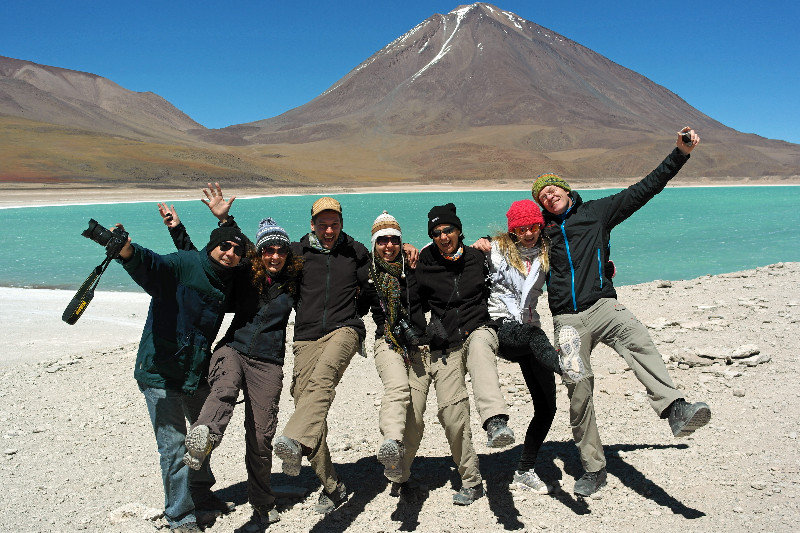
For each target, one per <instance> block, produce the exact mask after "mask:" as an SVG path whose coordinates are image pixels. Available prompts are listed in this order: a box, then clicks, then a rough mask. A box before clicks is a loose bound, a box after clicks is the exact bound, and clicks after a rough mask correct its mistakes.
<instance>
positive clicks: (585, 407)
mask: <svg viewBox="0 0 800 533" xmlns="http://www.w3.org/2000/svg"><path fill="white" fill-rule="evenodd" d="M682 134H688V135H689V136H690V138H691V140H689V141H688V142H684V140H683V138H682ZM699 142H700V138H699V137H698V136H697V134H696V133H694V131H693V130H691V128H688V127H687V128H684V129H683V130H681V132H680V133H679V135H678V140H677V141H676V148H675V149H674V150H673V151H672V153H670V154H669V155H668V156H667V157H666V159H664V161H663V162H662V163H661V165H659V166H658V167H657V168H656V169H655V170H653V172H651V173H650V174H648V175H647V176H646V177H645V178H644V179H642V180H641V181H640V182H638V183H636V184H634V185H631V186H630V187H628V188H627V189H625V190H623V191H621V192H618V193H617V194H613V195H611V196H607V197H605V198H600V199H598V200H591V201H586V202H584V201H583V200H582V199H581V197H580V195H579V194H578V193H577V192H575V191H573V190H572V188H571V187H570V186H569V184H568V183H567V182H566V181H565V180H564V179H562V178H561V177H560V176H558V175H557V174H542V175H540V176H539V177H537V179H536V181H535V182H534V183H533V187H532V188H531V193H532V194H533V198H534V200H536V202H538V203H539V205H541V206H542V207H543V208H544V220H545V227H544V229H543V230H542V233H543V235H544V237H545V238H546V239H547V240H548V241H549V243H550V252H549V253H550V272H549V274H548V277H547V296H548V303H549V305H550V311H551V312H552V314H553V328H554V330H555V345H556V347H557V348H558V350H559V353H560V357H561V369H562V378H563V380H564V383H565V384H566V386H567V393H568V396H569V398H570V425H571V426H572V434H573V436H574V438H575V443H576V444H577V446H578V450H579V452H580V457H581V463H582V464H583V467H584V469H585V471H586V472H585V473H584V475H583V476H581V478H580V479H578V480H577V481H576V483H575V488H574V492H575V494H577V495H579V496H584V497H585V496H589V495H591V494H593V493H594V492H596V491H597V490H599V489H600V488H601V487H603V486H604V485H605V484H606V460H605V455H604V453H603V446H602V443H601V442H600V434H599V432H598V429H597V422H596V420H595V412H594V405H593V403H592V393H593V391H594V373H593V371H592V366H591V361H590V355H591V351H592V347H594V346H595V345H596V344H597V343H599V342H602V343H603V344H606V345H608V346H609V347H611V348H613V349H614V350H615V351H616V352H617V353H619V354H620V355H621V356H622V357H623V358H624V359H625V362H626V363H628V365H629V366H630V367H631V369H632V370H633V373H634V375H635V376H636V378H637V379H638V380H639V381H640V382H641V383H642V384H643V385H644V386H645V388H646V389H647V395H648V398H649V400H650V405H651V407H652V408H653V410H654V411H655V412H656V414H658V415H659V416H660V417H661V418H666V419H668V421H669V425H670V428H671V430H672V433H673V435H674V436H675V437H684V436H688V435H690V434H692V433H693V432H694V431H695V430H696V429H698V428H700V427H702V426H703V425H705V424H706V423H708V421H709V420H710V419H711V410H710V409H709V407H708V405H706V404H705V403H703V402H697V403H688V402H687V401H686V400H685V399H684V394H683V392H681V391H679V390H678V389H677V388H676V387H675V385H674V383H673V382H672V379H671V378H670V376H669V374H668V373H667V368H666V366H665V365H664V361H663V359H662V357H661V354H659V353H658V350H657V348H656V346H655V344H654V343H653V341H652V339H651V338H650V335H649V333H648V332H647V328H645V327H644V326H643V325H642V324H641V322H639V321H638V320H637V319H636V317H635V316H634V315H633V313H631V312H630V311H629V310H628V309H626V308H625V307H624V306H623V305H622V304H621V303H619V302H618V301H617V299H616V298H617V293H616V291H615V290H614V285H613V283H612V281H611V275H610V273H609V272H608V271H607V269H605V268H604V266H605V264H606V262H607V261H608V260H609V253H610V246H609V239H610V233H611V230H612V229H613V228H614V227H616V226H617V224H619V223H621V222H622V221H624V220H625V219H626V218H628V217H629V216H631V215H632V214H633V213H634V212H635V211H636V210H638V209H639V208H641V207H642V206H644V204H646V203H647V202H648V201H649V200H650V199H652V198H653V197H654V196H655V195H656V194H658V193H659V192H661V191H662V190H663V189H664V187H665V186H666V185H667V183H668V182H669V180H670V179H672V178H673V177H674V176H675V175H676V174H677V173H678V171H679V170H680V169H681V167H682V166H683V165H684V163H686V161H688V160H689V154H690V152H691V151H692V150H693V149H694V147H695V146H697V144H698V143H699Z"/></svg>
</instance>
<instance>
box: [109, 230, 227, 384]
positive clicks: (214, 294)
mask: <svg viewBox="0 0 800 533" xmlns="http://www.w3.org/2000/svg"><path fill="white" fill-rule="evenodd" d="M120 261H121V262H122V265H123V267H124V268H125V270H126V271H127V272H128V274H130V276H131V278H133V280H134V281H135V282H136V283H137V284H138V285H139V286H140V287H142V288H143V289H144V290H145V291H146V292H147V294H149V295H150V296H152V297H153V299H152V300H151V301H150V309H149V311H148V312H147V320H146V322H145V325H144V330H143V331H142V338H141V341H140V342H139V351H138V352H137V354H136V369H135V370H134V373H133V375H134V377H135V378H136V380H137V381H139V382H140V383H142V384H144V385H147V386H149V387H155V388H159V389H171V390H181V391H183V392H185V393H188V394H192V393H194V391H195V390H197V388H198V386H200V385H201V384H203V383H205V382H206V377H207V376H208V363H209V360H210V358H211V351H210V347H211V343H212V342H214V338H215V337H216V336H217V332H218V331H219V327H220V324H221V323H222V316H223V312H224V311H223V309H224V306H225V300H226V293H227V286H225V284H224V283H223V282H221V280H220V279H219V277H218V276H217V274H216V273H215V272H214V269H213V268H212V266H211V259H210V258H209V257H208V254H207V253H206V251H205V250H202V251H197V250H194V251H178V252H175V253H172V254H168V255H160V254H157V253H155V252H153V251H151V250H148V249H147V248H143V247H141V246H139V245H137V244H133V256H132V257H131V258H130V259H128V260H127V261H122V260H120Z"/></svg>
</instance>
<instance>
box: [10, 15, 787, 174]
mask: <svg viewBox="0 0 800 533" xmlns="http://www.w3.org/2000/svg"><path fill="white" fill-rule="evenodd" d="M687 124H688V125H692V126H693V127H695V128H696V129H697V130H698V131H699V132H700V134H701V137H702V139H703V144H702V149H700V150H698V151H697V152H696V153H695V154H694V156H693V157H692V162H691V164H689V165H687V166H686V168H684V169H683V170H682V172H681V174H680V176H679V179H678V180H677V181H678V182H686V181H687V180H692V179H694V178H696V177H699V176H705V177H710V178H712V179H713V178H728V177H730V178H734V179H736V178H756V179H758V178H762V177H770V179H772V180H773V181H778V180H784V179H785V178H787V177H789V179H790V180H794V182H797V181H798V180H800V145H797V144H791V143H786V142H783V141H774V140H769V139H764V138H762V137H759V136H757V135H751V134H743V133H740V132H737V131H735V130H733V129H731V128H728V127H726V126H725V125H723V124H721V123H719V122H717V121H715V120H713V119H712V118H710V117H708V116H706V115H704V114H703V113H702V112H700V111H698V110H697V109H695V108H693V107H692V106H690V105H689V104H687V103H686V102H685V101H684V100H682V99H681V98H680V97H679V96H677V95H676V94H674V93H672V92H671V91H669V90H667V89H666V88H664V87H661V86H660V85H658V84H655V83H653V82H652V81H650V80H649V79H647V78H645V77H643V76H641V75H639V74H637V73H636V72H633V71H631V70H629V69H627V68H624V67H622V66H620V65H618V64H616V63H614V62H613V61H610V60H609V59H607V58H605V57H603V56H601V55H599V54H597V53H595V52H593V51H591V50H589V49H588V48H586V47H584V46H582V45H580V44H578V43H576V42H574V41H571V40H570V39H567V38H565V37H563V36H561V35H559V34H557V33H555V32H553V31H551V30H549V29H547V28H544V27H541V26H539V25H537V24H535V23H533V22H530V21H527V20H524V19H522V18H520V17H518V16H517V15H515V14H513V13H511V12H508V11H503V10H501V9H499V8H497V7H495V6H492V5H489V4H484V3H479V4H471V5H468V6H460V7H458V8H456V9H455V10H453V11H451V12H450V13H448V14H446V15H441V14H436V15H433V16H431V17H430V18H428V19H426V20H425V21H423V22H422V23H420V24H418V25H417V26H415V27H414V28H412V29H411V30H409V31H408V32H407V33H405V34H404V35H402V36H400V37H399V38H397V39H395V40H394V41H392V42H391V43H389V44H388V45H386V46H385V47H384V48H382V49H381V50H379V51H378V52H376V53H375V54H373V55H372V56H371V57H369V58H368V59H366V60H365V61H364V62H363V63H361V64H360V65H358V66H357V67H356V68H355V69H353V70H352V71H351V72H349V73H348V74H347V75H346V76H344V77H343V78H342V79H341V80H339V81H338V82H337V83H335V84H334V85H333V86H332V87H330V88H329V89H328V90H326V91H325V92H323V93H322V94H320V95H319V96H318V97H316V98H314V99H313V100H311V101H310V102H308V103H307V104H305V105H303V106H300V107H298V108H295V109H292V110H290V111H288V112H286V113H284V114H282V115H279V116H277V117H273V118H269V119H265V120H260V121H257V122H252V123H248V124H240V125H235V126H230V127H228V128H224V129H221V130H208V129H206V128H203V127H202V126H200V125H199V124H197V123H196V122H194V121H193V120H191V119H190V118H189V117H188V116H186V115H185V114H183V113H182V112H181V111H179V110H178V109H176V108H174V107H173V106H172V105H170V104H169V103H168V102H167V101H166V100H164V99H162V98H161V97H159V96H157V95H155V94H153V93H138V92H133V91H129V90H127V89H124V88H122V87H120V86H119V85H117V84H115V83H113V82H111V81H110V80H107V79H105V78H101V77H99V76H96V75H94V74H87V73H83V72H77V71H73V70H66V69H62V68H57V67H48V66H43V65H38V64H36V63H31V62H29V61H22V60H16V59H11V58H4V57H0V180H2V181H5V182H6V183H9V182H14V181H31V180H32V181H39V182H41V181H47V180H51V179H56V180H67V181H80V182H83V183H99V182H103V183H111V184H126V183H137V184H141V183H145V184H151V185H154V186H171V187H182V186H183V187H194V186H195V185H196V183H197V182H203V181H207V180H214V179H222V180H225V181H227V182H236V183H239V184H244V183H249V184H260V183H262V182H267V183H274V182H275V181H282V182H284V183H283V184H285V185H290V186H291V184H293V183H294V184H296V183H303V184H312V183H323V184H329V185H335V186H341V185H362V184H378V185H380V184H389V183H391V184H394V185H393V186H396V184H398V183H403V182H423V183H440V182H443V181H454V180H479V181H480V182H482V183H485V184H486V186H487V187H491V186H495V185H497V184H513V186H517V185H519V184H520V183H523V182H527V181H528V180H530V178H531V177H532V176H535V175H536V174H539V173H541V172H544V171H555V172H559V173H562V174H564V175H565V176H568V177H569V178H570V179H571V180H573V181H576V182H579V183H584V184H591V183H597V182H604V183H609V182H611V181H614V180H618V179H628V178H631V177H635V176H641V175H643V174H645V173H646V172H648V171H649V170H651V169H652V168H653V166H654V165H655V164H656V163H657V162H658V161H659V160H660V159H661V157H663V155H665V154H666V152H667V151H668V149H669V147H670V146H671V144H672V143H673V142H674V136H675V133H674V132H675V131H676V130H677V129H678V128H680V127H682V126H684V125H687ZM262 178H263V180H262ZM506 186H510V185H506Z"/></svg>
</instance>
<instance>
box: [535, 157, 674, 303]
mask: <svg viewBox="0 0 800 533" xmlns="http://www.w3.org/2000/svg"><path fill="white" fill-rule="evenodd" d="M688 159H689V156H688V155H684V154H683V153H682V152H681V151H680V150H678V149H677V148H676V149H675V150H673V151H672V153H670V154H669V155H668V156H667V157H666V158H665V159H664V161H663V162H662V163H661V164H660V165H659V166H658V167H657V168H656V169H655V170H653V171H652V172H651V173H650V174H648V175H647V176H646V177H645V178H644V179H642V180H641V181H639V182H638V183H635V184H633V185H631V186H630V187H628V188H627V189H625V190H624V191H620V192H618V193H617V194H612V195H611V196H606V197H605V198H599V199H597V200H590V201H587V202H583V201H582V200H581V197H580V195H579V194H578V193H577V192H575V191H572V192H571V193H570V197H571V198H572V206H571V207H570V209H569V210H568V211H567V212H566V213H564V214H562V215H554V214H552V213H549V212H547V210H543V211H544V219H545V228H544V231H543V234H544V237H545V238H547V239H549V240H550V272H549V273H548V275H547V299H548V303H549V304H550V311H551V312H552V313H553V315H560V314H565V313H579V312H581V311H585V310H586V309H588V308H589V307H591V306H592V305H594V304H595V303H596V302H597V301H598V300H599V299H601V298H616V297H617V293H616V291H615V290H614V284H613V283H612V282H611V278H610V277H608V276H607V275H606V273H605V272H604V268H603V266H604V265H605V264H606V261H607V260H608V255H609V241H610V238H611V230H612V229H613V228H614V227H615V226H616V225H617V224H619V223H620V222H622V221H623V220H625V219H626V218H628V217H629V216H631V215H632V214H633V213H635V212H636V210H638V209H639V208H641V207H642V206H643V205H644V204H646V203H647V202H648V201H649V200H650V199H651V198H653V196H655V195H656V194H658V193H659V192H661V191H662V190H663V189H664V187H665V186H666V185H667V182H668V181H669V180H670V179H672V178H673V177H675V175H676V174H677V173H678V171H679V170H680V169H681V167H682V166H683V164H684V163H685V162H686V161H687V160H688Z"/></svg>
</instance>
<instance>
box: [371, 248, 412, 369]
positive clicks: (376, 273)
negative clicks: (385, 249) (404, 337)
mask: <svg viewBox="0 0 800 533" xmlns="http://www.w3.org/2000/svg"><path fill="white" fill-rule="evenodd" d="M372 257H373V260H372V263H370V270H371V272H370V274H371V276H372V282H373V283H374V284H375V290H377V291H378V294H379V295H380V296H381V307H384V306H386V307H388V309H384V312H385V313H386V322H385V323H384V332H383V337H384V338H385V339H386V341H387V342H388V343H389V345H390V346H391V347H392V349H393V350H394V351H396V352H398V353H405V351H404V350H403V347H402V346H401V344H400V342H399V341H398V340H397V338H395V336H394V333H392V329H393V328H394V325H395V323H396V322H397V318H398V316H399V315H400V308H401V298H400V277H401V276H402V275H403V254H402V252H401V253H399V254H397V257H396V258H395V260H394V261H391V262H387V261H384V260H383V259H381V258H380V257H375V254H374V253H373V256H372Z"/></svg>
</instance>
